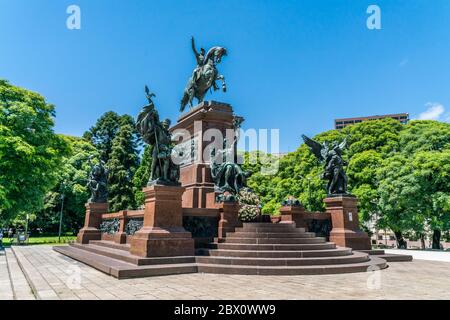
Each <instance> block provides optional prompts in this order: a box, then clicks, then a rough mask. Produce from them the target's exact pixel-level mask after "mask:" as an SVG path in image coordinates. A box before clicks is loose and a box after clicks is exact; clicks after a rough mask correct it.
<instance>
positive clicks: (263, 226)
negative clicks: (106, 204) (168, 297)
mask: <svg viewBox="0 0 450 320" xmlns="http://www.w3.org/2000/svg"><path fill="white" fill-rule="evenodd" d="M54 250H55V251H57V252H59V253H61V254H63V255H66V256H68V257H70V258H72V259H75V260H78V261H80V262H83V263H85V264H87V265H89V266H91V267H94V268H96V269H98V270H100V271H102V272H105V273H107V274H109V275H111V276H114V277H116V278H119V279H124V278H134V277H149V276H161V275H170V274H180V273H195V272H204V273H219V274H244V275H280V276H281V275H304V274H332V273H350V272H366V271H371V270H379V269H383V268H386V267H387V264H386V260H385V259H382V258H380V257H379V256H376V255H369V254H368V253H366V252H359V251H352V249H350V248H341V247H336V245H335V244H334V243H333V242H327V241H326V239H325V238H322V237H316V235H315V234H314V233H312V232H306V231H305V229H304V228H296V226H295V223H282V224H272V223H244V224H243V226H242V227H240V228H236V230H235V232H231V233H228V234H227V237H226V238H225V239H223V240H221V241H219V240H218V239H216V240H215V242H213V243H210V244H209V246H208V248H204V249H198V250H197V252H196V256H188V257H152V258H142V257H139V256H135V255H132V254H131V253H130V245H129V244H117V243H115V242H113V241H106V240H101V241H90V242H89V244H78V243H72V244H70V245H69V246H56V247H54Z"/></svg>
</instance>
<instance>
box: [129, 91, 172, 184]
mask: <svg viewBox="0 0 450 320" xmlns="http://www.w3.org/2000/svg"><path fill="white" fill-rule="evenodd" d="M145 92H146V96H147V100H148V105H146V106H144V107H143V108H142V110H141V112H140V113H139V115H138V117H137V120H136V128H137V130H138V132H139V133H140V134H141V136H142V140H144V142H145V143H147V144H149V145H152V146H153V150H152V164H151V168H150V179H149V182H148V184H147V185H148V186H151V185H156V184H158V185H179V184H180V183H179V182H178V179H179V166H178V165H176V164H174V163H173V161H172V151H173V143H172V136H171V134H170V132H169V127H170V120H169V119H166V120H164V121H162V122H161V121H160V120H159V114H158V111H157V110H156V109H155V104H154V103H153V100H152V98H153V97H155V94H153V93H150V90H149V89H148V87H147V86H145Z"/></svg>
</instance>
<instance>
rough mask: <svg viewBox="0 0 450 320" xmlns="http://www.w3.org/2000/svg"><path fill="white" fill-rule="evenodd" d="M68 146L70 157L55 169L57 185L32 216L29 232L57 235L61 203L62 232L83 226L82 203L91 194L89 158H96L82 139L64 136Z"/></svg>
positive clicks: (90, 147) (92, 149) (83, 209)
mask: <svg viewBox="0 0 450 320" xmlns="http://www.w3.org/2000/svg"><path fill="white" fill-rule="evenodd" d="M63 138H64V139H65V140H66V142H67V143H68V144H69V146H70V154H69V155H68V156H66V157H64V158H63V161H62V162H63V165H62V166H61V167H60V168H58V177H59V178H58V182H57V183H56V185H55V187H54V188H53V189H52V190H50V191H49V192H48V193H47V194H46V196H45V202H44V207H43V209H42V210H40V211H39V212H37V214H36V215H35V216H33V217H32V220H33V221H32V222H31V223H30V228H31V229H37V228H39V229H41V230H43V231H44V232H46V233H52V232H57V231H58V227H59V215H60V211H61V205H62V203H63V202H62V196H64V204H63V232H64V231H72V232H77V230H78V229H80V228H81V227H82V226H83V224H84V216H85V203H86V202H87V200H88V198H89V196H90V192H89V190H88V188H87V178H88V175H89V172H90V170H91V167H90V165H89V162H88V159H89V158H90V157H93V158H97V159H98V158H99V154H98V152H97V151H96V150H95V148H94V146H92V144H91V143H89V142H87V141H85V140H84V139H81V138H77V137H70V136H63Z"/></svg>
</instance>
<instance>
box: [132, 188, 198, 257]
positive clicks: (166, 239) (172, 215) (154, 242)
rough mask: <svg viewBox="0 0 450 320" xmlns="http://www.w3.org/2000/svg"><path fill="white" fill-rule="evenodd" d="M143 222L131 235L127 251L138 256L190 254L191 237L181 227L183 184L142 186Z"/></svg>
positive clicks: (191, 254) (192, 246)
mask: <svg viewBox="0 0 450 320" xmlns="http://www.w3.org/2000/svg"><path fill="white" fill-rule="evenodd" d="M143 191H144V194H145V212H144V226H143V227H142V228H141V229H140V230H139V231H138V232H136V233H135V234H134V236H133V237H132V239H131V244H130V253H131V254H133V255H136V256H140V257H174V256H193V255H194V240H193V239H192V235H191V233H190V232H188V231H186V230H185V229H184V228H183V212H182V206H181V204H182V195H183V192H184V191H185V188H184V187H178V186H159V185H156V186H152V187H148V188H145V189H144V190H143Z"/></svg>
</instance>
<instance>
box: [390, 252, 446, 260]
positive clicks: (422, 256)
mask: <svg viewBox="0 0 450 320" xmlns="http://www.w3.org/2000/svg"><path fill="white" fill-rule="evenodd" d="M385 252H386V253H392V254H407V255H411V256H412V257H413V258H414V259H418V260H429V261H442V262H450V251H431V250H401V249H386V250H385Z"/></svg>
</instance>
